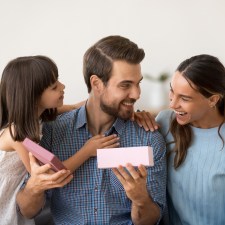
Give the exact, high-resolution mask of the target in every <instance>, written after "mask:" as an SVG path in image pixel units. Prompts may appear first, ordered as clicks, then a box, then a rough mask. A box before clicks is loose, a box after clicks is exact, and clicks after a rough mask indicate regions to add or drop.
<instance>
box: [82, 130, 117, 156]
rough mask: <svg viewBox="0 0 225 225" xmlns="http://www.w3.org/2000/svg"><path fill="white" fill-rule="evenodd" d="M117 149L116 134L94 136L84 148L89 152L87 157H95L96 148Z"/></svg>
mask: <svg viewBox="0 0 225 225" xmlns="http://www.w3.org/2000/svg"><path fill="white" fill-rule="evenodd" d="M117 147H119V137H118V136H117V135H116V134H112V135H109V136H104V135H102V134H99V135H96V136H94V137H92V138H91V139H89V140H88V141H87V142H86V143H85V145H84V148H85V149H86V150H87V151H89V155H90V157H91V156H96V155H97V149H98V148H117Z"/></svg>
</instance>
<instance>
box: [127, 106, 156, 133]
mask: <svg viewBox="0 0 225 225" xmlns="http://www.w3.org/2000/svg"><path fill="white" fill-rule="evenodd" d="M131 120H133V121H136V122H137V124H138V125H139V126H140V127H143V128H144V129H145V130H146V131H149V130H150V131H154V130H157V129H158V128H159V124H157V123H156V121H155V118H154V116H152V115H151V114H150V113H149V112H145V111H144V110H143V111H141V112H140V111H138V112H134V113H133V115H132V118H131Z"/></svg>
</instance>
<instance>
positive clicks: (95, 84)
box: [90, 75, 103, 92]
mask: <svg viewBox="0 0 225 225" xmlns="http://www.w3.org/2000/svg"><path fill="white" fill-rule="evenodd" d="M90 83H91V89H92V90H94V91H97V92H100V91H101V90H102V88H103V82H102V80H101V79H100V78H99V77H98V76H97V75H91V77H90Z"/></svg>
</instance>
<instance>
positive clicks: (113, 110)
mask: <svg viewBox="0 0 225 225" xmlns="http://www.w3.org/2000/svg"><path fill="white" fill-rule="evenodd" d="M100 108H101V110H102V111H103V112H105V113H107V114H108V115H110V116H113V117H115V118H117V117H119V118H121V119H123V120H128V119H130V118H131V115H132V113H133V111H131V110H123V111H122V110H120V109H119V106H118V108H117V107H115V106H114V105H107V104H106V103H104V102H103V101H102V100H101V101H100Z"/></svg>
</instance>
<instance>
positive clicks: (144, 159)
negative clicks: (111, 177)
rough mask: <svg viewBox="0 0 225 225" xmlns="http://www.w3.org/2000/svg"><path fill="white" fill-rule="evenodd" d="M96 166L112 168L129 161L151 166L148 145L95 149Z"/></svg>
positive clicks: (136, 164)
mask: <svg viewBox="0 0 225 225" xmlns="http://www.w3.org/2000/svg"><path fill="white" fill-rule="evenodd" d="M97 160H98V168H113V167H118V166H119V165H121V166H125V165H126V164H127V163H131V164H132V165H133V166H139V165H140V164H142V165H144V166H153V165H154V160H153V151H152V148H151V147H150V146H140V147H126V148H103V149H97Z"/></svg>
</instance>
